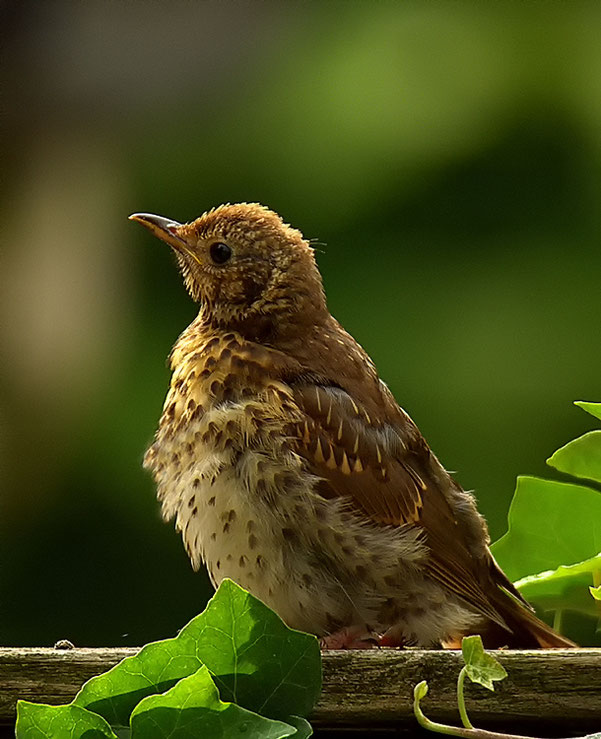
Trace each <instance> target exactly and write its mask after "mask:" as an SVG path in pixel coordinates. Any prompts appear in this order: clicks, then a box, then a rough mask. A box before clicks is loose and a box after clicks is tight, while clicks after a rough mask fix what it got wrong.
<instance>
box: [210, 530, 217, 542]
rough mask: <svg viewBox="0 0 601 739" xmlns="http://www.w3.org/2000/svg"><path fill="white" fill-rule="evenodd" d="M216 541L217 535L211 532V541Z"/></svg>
mask: <svg viewBox="0 0 601 739" xmlns="http://www.w3.org/2000/svg"><path fill="white" fill-rule="evenodd" d="M216 540H217V534H216V533H215V532H213V533H212V534H211V541H216Z"/></svg>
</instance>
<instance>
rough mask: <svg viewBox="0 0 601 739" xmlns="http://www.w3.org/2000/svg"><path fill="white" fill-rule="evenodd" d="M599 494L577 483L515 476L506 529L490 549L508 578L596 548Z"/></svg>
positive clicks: (600, 532)
mask: <svg viewBox="0 0 601 739" xmlns="http://www.w3.org/2000/svg"><path fill="white" fill-rule="evenodd" d="M599 521H601V493H599V492H598V491H596V490H593V489H592V488H588V487H585V486H582V485H573V484H570V483H565V482H555V481H551V480H542V479H540V478H538V477H518V482H517V487H516V491H515V494H514V496H513V500H512V502H511V507H510V509H509V516H508V523H509V530H508V532H507V533H506V534H505V535H504V536H502V537H501V538H500V539H499V540H498V541H497V542H496V543H495V544H493V546H492V552H493V554H494V555H495V557H496V559H497V560H498V562H499V564H500V565H501V567H502V568H503V569H504V570H505V573H506V574H507V576H508V577H509V578H510V579H511V580H518V579H519V578H521V577H524V576H526V575H533V574H535V573H537V572H542V571H543V570H555V569H557V568H558V567H559V566H560V565H566V564H573V563H576V562H582V561H583V560H586V559H590V558H591V557H594V556H595V555H596V554H597V553H598V552H600V551H601V526H599V525H598V522H599Z"/></svg>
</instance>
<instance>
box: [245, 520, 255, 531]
mask: <svg viewBox="0 0 601 739" xmlns="http://www.w3.org/2000/svg"><path fill="white" fill-rule="evenodd" d="M254 528H255V522H254V521H253V520H252V518H249V519H248V521H247V522H246V530H247V531H253V529H254Z"/></svg>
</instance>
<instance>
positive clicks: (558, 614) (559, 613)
mask: <svg viewBox="0 0 601 739" xmlns="http://www.w3.org/2000/svg"><path fill="white" fill-rule="evenodd" d="M562 621H563V610H562V609H561V608H558V609H557V610H556V611H555V613H554V614H553V628H554V629H555V631H558V632H559V633H560V634H561V626H562Z"/></svg>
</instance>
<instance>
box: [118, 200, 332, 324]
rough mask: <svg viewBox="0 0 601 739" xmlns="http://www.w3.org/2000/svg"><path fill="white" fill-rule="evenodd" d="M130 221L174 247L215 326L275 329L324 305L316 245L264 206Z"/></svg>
mask: <svg viewBox="0 0 601 739" xmlns="http://www.w3.org/2000/svg"><path fill="white" fill-rule="evenodd" d="M130 219H131V220H134V221H138V223H141V224H142V225H143V226H146V228H148V229H149V230H150V231H151V232H152V233H153V234H154V235H155V236H157V237H158V238H159V239H161V240H163V241H165V242H166V243H167V244H169V246H171V248H172V249H173V251H174V253H175V256H176V258H177V262H178V264H179V267H180V270H181V272H182V276H183V278H184V282H185V285H186V288H187V289H188V292H189V293H190V295H191V296H192V298H193V299H194V300H195V301H196V302H198V303H200V304H201V311H202V313H203V315H204V317H205V319H206V320H208V321H210V322H211V323H213V324H215V325H216V326H219V327H222V328H230V329H237V330H242V331H243V332H244V333H245V331H244V328H245V327H247V328H249V329H251V330H254V328H258V327H261V328H260V330H261V331H265V330H267V331H268V332H269V331H275V332H277V331H278V330H279V329H281V328H282V326H283V324H285V323H289V322H291V323H296V322H297V320H302V321H305V320H307V319H308V320H311V319H313V320H315V319H317V318H318V317H319V316H321V315H322V314H323V313H324V312H325V311H326V308H325V298H324V294H323V288H322V283H321V276H320V274H319V271H318V269H317V266H316V264H315V258H314V256H313V250H312V248H311V247H310V246H309V244H308V242H307V241H306V240H305V239H304V238H303V236H302V234H301V233H300V231H297V230H296V229H294V228H291V227H290V226H288V225H287V224H285V223H284V222H283V221H282V219H281V218H280V216H279V215H277V213H274V212H273V211H271V210H269V209H268V208H265V207H264V206H262V205H258V204H256V203H240V204H237V205H220V206H219V207H218V208H214V209H213V210H210V211H208V212H207V213H204V214H203V215H202V216H200V218H197V219H196V220H195V221H192V222H191V223H184V224H181V223H177V222H176V221H173V220H171V219H169V218H164V217H162V216H156V215H152V214H149V213H134V214H133V215H131V216H130Z"/></svg>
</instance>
